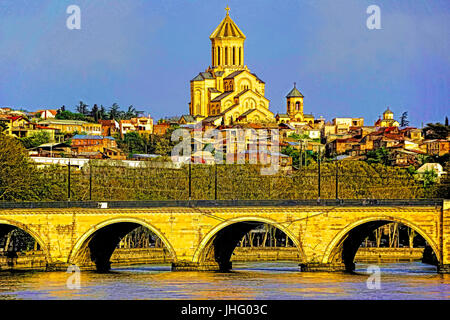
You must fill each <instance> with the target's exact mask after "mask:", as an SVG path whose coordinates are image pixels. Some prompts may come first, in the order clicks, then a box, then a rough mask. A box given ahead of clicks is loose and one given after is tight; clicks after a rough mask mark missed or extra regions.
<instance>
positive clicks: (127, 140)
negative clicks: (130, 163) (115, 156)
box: [117, 132, 145, 154]
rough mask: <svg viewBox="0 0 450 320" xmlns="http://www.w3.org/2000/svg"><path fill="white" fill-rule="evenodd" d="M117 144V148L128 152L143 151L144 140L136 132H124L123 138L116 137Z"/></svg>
mask: <svg viewBox="0 0 450 320" xmlns="http://www.w3.org/2000/svg"><path fill="white" fill-rule="evenodd" d="M117 144H118V146H119V148H121V149H122V150H124V151H125V152H128V153H129V154H133V153H144V152H145V143H144V140H143V139H142V137H141V136H140V135H139V133H137V132H127V133H125V134H124V135H123V139H117Z"/></svg>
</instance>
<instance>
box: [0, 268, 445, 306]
mask: <svg viewBox="0 0 450 320" xmlns="http://www.w3.org/2000/svg"><path fill="white" fill-rule="evenodd" d="M367 266H368V265H367V264H358V265H357V266H356V272H355V274H345V273H322V272H320V273H301V272H298V267H297V264H296V263H293V262H248V263H237V262H236V263H234V268H233V271H232V272H230V273H218V272H171V271H170V266H168V265H147V266H132V267H121V268H116V269H113V271H112V272H110V273H107V274H99V273H96V272H91V271H83V272H82V273H81V288H80V289H78V290H77V289H72V290H71V289H68V288H67V286H66V282H67V278H68V277H69V276H70V275H69V274H68V273H65V272H30V271H28V272H2V273H0V299H364V300H368V299H450V274H446V275H440V274H437V273H436V271H435V267H433V266H430V265H426V264H422V263H419V262H413V263H389V264H379V267H380V268H381V282H380V284H381V289H378V290H377V289H368V288H367V284H366V282H367V279H368V277H369V274H368V273H367Z"/></svg>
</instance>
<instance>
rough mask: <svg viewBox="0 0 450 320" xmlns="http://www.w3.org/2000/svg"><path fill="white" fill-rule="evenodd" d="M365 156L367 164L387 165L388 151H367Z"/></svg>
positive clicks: (382, 149) (380, 149)
mask: <svg viewBox="0 0 450 320" xmlns="http://www.w3.org/2000/svg"><path fill="white" fill-rule="evenodd" d="M366 156H367V159H366V161H367V163H369V164H374V163H379V164H384V165H388V164H389V151H388V150H386V149H385V148H379V149H376V150H371V151H368V152H367V154H366Z"/></svg>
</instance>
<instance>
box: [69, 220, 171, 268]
mask: <svg viewBox="0 0 450 320" xmlns="http://www.w3.org/2000/svg"><path fill="white" fill-rule="evenodd" d="M114 226H117V228H114V229H111V228H112V227H114ZM139 226H142V227H145V228H147V229H149V230H150V231H152V232H153V233H154V234H155V235H156V236H157V237H158V238H159V239H160V240H161V241H162V242H163V244H164V245H165V247H166V248H167V250H168V251H169V253H170V255H171V257H172V259H173V260H176V253H175V250H174V249H173V247H172V245H171V244H170V242H169V241H168V240H167V238H166V237H165V236H164V234H163V233H162V232H161V231H160V230H159V229H157V228H156V227H154V226H153V225H152V224H150V223H148V222H146V221H145V220H142V219H137V218H127V217H121V218H113V219H108V220H105V221H102V222H101V223H99V224H97V225H95V226H93V227H91V228H90V229H89V230H88V231H86V232H85V233H84V234H83V235H82V236H81V237H80V238H79V239H78V240H77V242H76V243H75V245H74V246H73V248H72V250H71V252H70V254H69V258H68V263H70V264H79V263H81V264H83V263H84V262H86V258H87V255H90V254H91V253H93V252H92V251H91V249H92V248H91V247H90V245H91V244H92V240H93V239H94V238H95V237H96V236H98V235H99V232H101V231H102V230H103V231H106V230H107V228H110V232H109V234H107V235H104V236H103V237H102V238H103V240H102V241H100V243H99V244H101V245H105V246H106V247H105V248H102V251H103V252H102V254H101V256H100V257H99V259H97V260H96V261H94V260H93V262H94V263H95V264H96V267H97V270H98V271H108V270H109V269H110V262H109V259H110V257H111V255H112V253H113V252H114V249H115V248H116V246H117V244H118V243H119V241H120V240H121V238H122V237H123V236H125V235H126V234H128V233H129V232H131V231H132V230H134V229H135V228H137V227H139ZM105 239H106V241H107V242H109V243H106V242H105ZM94 250H95V249H94ZM88 251H89V252H88ZM91 259H92V257H91Z"/></svg>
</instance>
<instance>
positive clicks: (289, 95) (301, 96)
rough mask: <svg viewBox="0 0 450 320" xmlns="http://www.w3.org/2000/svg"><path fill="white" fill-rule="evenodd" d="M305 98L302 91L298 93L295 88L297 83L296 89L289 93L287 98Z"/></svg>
mask: <svg viewBox="0 0 450 320" xmlns="http://www.w3.org/2000/svg"><path fill="white" fill-rule="evenodd" d="M296 97H298V98H303V95H302V93H301V92H300V91H298V89H297V88H296V87H295V83H294V88H293V89H292V90H291V91H290V92H289V93H288V95H287V96H286V98H296Z"/></svg>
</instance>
